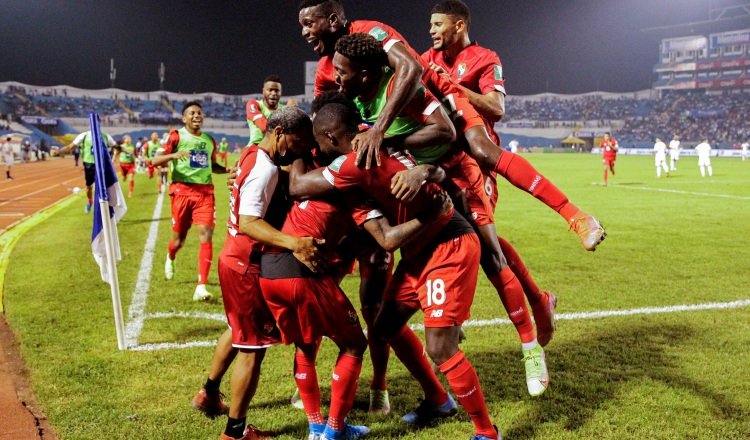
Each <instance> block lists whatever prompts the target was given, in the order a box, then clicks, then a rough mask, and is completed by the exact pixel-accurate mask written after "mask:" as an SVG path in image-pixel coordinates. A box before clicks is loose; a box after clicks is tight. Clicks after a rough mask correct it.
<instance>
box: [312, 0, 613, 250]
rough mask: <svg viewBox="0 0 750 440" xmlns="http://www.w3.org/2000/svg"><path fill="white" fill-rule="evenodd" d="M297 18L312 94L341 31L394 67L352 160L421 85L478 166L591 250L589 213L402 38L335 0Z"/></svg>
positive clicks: (369, 154)
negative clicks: (499, 135)
mask: <svg viewBox="0 0 750 440" xmlns="http://www.w3.org/2000/svg"><path fill="white" fill-rule="evenodd" d="M299 9H300V11H299V23H300V25H301V26H302V36H303V38H305V40H307V41H308V43H310V44H311V45H312V46H313V49H314V50H315V52H316V53H317V54H318V55H319V56H320V57H321V58H320V61H319V62H318V69H317V71H316V77H315V94H316V95H318V94H320V93H322V92H323V91H325V90H330V89H335V88H337V86H336V83H335V79H334V71H333V54H334V45H335V43H336V40H338V38H340V37H341V36H343V35H347V34H350V33H356V32H363V33H368V34H370V35H372V36H373V37H374V38H375V39H377V40H378V41H379V42H380V43H381V44H382V45H383V49H384V50H385V51H386V54H387V56H388V64H389V65H390V66H391V67H392V68H393V69H394V72H395V74H394V87H393V90H394V93H393V95H392V96H391V98H390V99H389V101H388V102H387V103H386V104H385V106H384V108H383V110H382V114H381V116H380V117H379V118H378V120H377V121H376V122H375V124H374V125H373V126H372V127H371V129H370V130H368V131H367V132H365V133H362V134H361V135H359V136H358V137H357V138H356V139H355V141H354V147H355V150H357V161H358V163H359V162H360V161H362V160H365V162H366V166H370V162H371V161H373V160H374V161H375V162H377V157H379V156H378V155H377V154H373V153H374V152H375V151H377V149H378V148H380V144H381V143H382V140H383V138H384V136H385V132H386V130H387V129H388V127H390V125H391V123H392V122H393V120H394V119H395V118H396V116H397V115H398V113H399V111H401V110H402V109H403V108H404V106H405V105H406V103H407V102H408V100H409V99H410V98H411V97H413V96H414V94H415V93H416V92H417V90H418V88H419V87H420V82H419V78H420V76H422V78H423V80H424V83H425V85H427V87H428V88H429V89H430V90H431V91H432V92H433V93H434V94H435V95H436V96H437V97H438V98H440V99H442V100H443V101H444V102H445V103H446V104H447V105H448V106H449V107H450V110H451V114H452V116H453V117H454V119H455V120H456V126H457V129H458V131H459V133H460V134H462V136H463V137H464V138H465V139H466V142H467V143H468V147H469V151H470V153H471V155H472V156H473V157H474V158H475V159H476V160H477V162H479V165H480V166H482V167H483V168H486V169H490V170H495V171H497V172H498V173H499V174H501V175H502V176H503V177H504V178H506V179H507V180H508V181H509V182H510V183H512V184H513V185H515V186H516V187H518V188H521V189H523V190H524V191H527V192H529V193H531V194H532V195H533V196H534V197H536V198H537V199H539V200H540V201H542V202H543V203H545V204H546V205H547V206H549V207H550V208H552V209H554V210H555V211H556V212H558V213H559V214H560V215H561V216H563V218H565V220H566V221H567V222H568V223H569V224H570V227H571V229H573V230H574V231H575V232H576V233H577V234H578V236H579V238H580V239H581V242H582V244H583V246H584V248H585V249H586V250H590V251H593V250H595V249H596V246H597V245H598V244H599V243H600V242H601V241H602V240H603V239H604V237H605V231H604V228H603V227H602V226H601V224H600V223H599V222H598V221H597V220H596V219H595V218H594V217H592V216H591V215H589V214H587V213H585V212H583V211H581V210H579V209H578V208H577V207H576V206H575V205H573V204H572V203H571V202H570V201H569V200H568V198H567V197H566V196H565V194H563V193H562V192H561V191H560V190H559V189H557V188H556V187H555V186H554V185H553V184H552V183H551V182H549V181H548V180H547V179H546V178H545V177H544V176H542V175H541V174H540V173H538V172H537V171H536V169H534V167H533V166H531V164H530V163H529V162H528V161H526V160H525V159H523V158H522V157H521V156H518V155H515V154H513V153H510V152H503V151H502V150H501V149H500V148H499V147H498V146H497V145H496V144H494V143H493V142H492V140H491V139H490V138H489V137H488V133H487V131H486V130H485V129H484V122H483V121H482V120H481V117H479V114H478V113H477V112H476V110H474V108H473V107H472V105H471V104H470V103H469V101H468V100H467V99H466V97H465V96H464V94H463V92H462V91H461V90H460V89H458V88H457V87H456V86H455V85H453V84H452V83H451V82H450V81H447V80H446V79H444V78H441V76H440V75H438V74H437V73H436V72H435V71H433V70H432V69H430V68H429V66H428V65H427V64H426V63H424V62H423V61H422V60H421V58H420V57H419V55H418V54H417V53H416V52H415V51H414V50H413V49H412V48H411V47H410V46H409V45H408V43H407V42H406V40H405V39H404V38H403V36H401V35H400V34H399V33H398V32H396V31H395V30H394V29H393V28H391V27H390V26H387V25H385V24H383V23H379V22H375V21H366V20H354V21H349V20H347V18H346V16H345V13H344V8H343V5H342V4H341V2H339V1H336V0H304V1H303V2H302V3H301V4H300V8H299Z"/></svg>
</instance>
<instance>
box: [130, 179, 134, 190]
mask: <svg viewBox="0 0 750 440" xmlns="http://www.w3.org/2000/svg"><path fill="white" fill-rule="evenodd" d="M133 188H135V179H130V192H133Z"/></svg>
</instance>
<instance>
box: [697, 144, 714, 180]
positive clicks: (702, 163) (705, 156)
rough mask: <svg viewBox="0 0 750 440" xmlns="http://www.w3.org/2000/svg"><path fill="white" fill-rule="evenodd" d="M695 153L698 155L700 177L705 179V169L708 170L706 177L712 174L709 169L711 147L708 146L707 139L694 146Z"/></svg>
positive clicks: (711, 170)
mask: <svg viewBox="0 0 750 440" xmlns="http://www.w3.org/2000/svg"><path fill="white" fill-rule="evenodd" d="M695 152H696V153H697V154H698V168H700V169H701V176H703V177H706V168H708V177H711V176H712V175H713V174H714V171H713V169H711V146H710V145H709V144H708V139H703V141H702V142H701V143H700V144H698V145H696V146H695Z"/></svg>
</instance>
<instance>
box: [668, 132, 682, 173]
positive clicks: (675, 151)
mask: <svg viewBox="0 0 750 440" xmlns="http://www.w3.org/2000/svg"><path fill="white" fill-rule="evenodd" d="M678 160H680V137H679V136H677V135H674V136H673V137H672V140H671V141H669V170H670V171H677V161H678Z"/></svg>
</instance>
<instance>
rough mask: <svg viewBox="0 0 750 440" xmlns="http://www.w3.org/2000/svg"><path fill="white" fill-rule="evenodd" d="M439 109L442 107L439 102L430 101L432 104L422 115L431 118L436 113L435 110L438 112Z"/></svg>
mask: <svg viewBox="0 0 750 440" xmlns="http://www.w3.org/2000/svg"><path fill="white" fill-rule="evenodd" d="M438 107H440V103H439V102H437V101H435V100H433V101H430V103H429V104H428V105H427V107H426V108H425V109H424V111H423V112H422V114H423V115H425V116H430V115H431V114H432V113H434V112H435V110H437V108H438Z"/></svg>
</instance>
